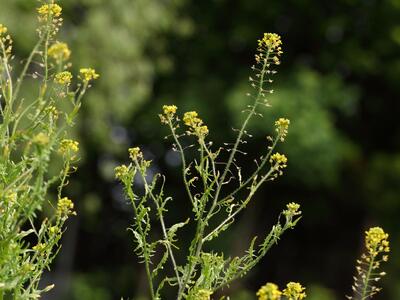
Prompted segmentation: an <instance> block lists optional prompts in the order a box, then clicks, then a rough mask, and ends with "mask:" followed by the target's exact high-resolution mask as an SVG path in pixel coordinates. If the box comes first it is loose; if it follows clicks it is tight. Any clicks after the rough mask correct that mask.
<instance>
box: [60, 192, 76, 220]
mask: <svg viewBox="0 0 400 300" xmlns="http://www.w3.org/2000/svg"><path fill="white" fill-rule="evenodd" d="M69 215H76V213H75V212H74V203H73V202H72V201H71V200H70V199H68V198H67V197H64V198H61V199H60V200H58V203H57V216H59V217H68V216H69Z"/></svg>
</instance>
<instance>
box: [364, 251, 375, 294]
mask: <svg viewBox="0 0 400 300" xmlns="http://www.w3.org/2000/svg"><path fill="white" fill-rule="evenodd" d="M374 251H375V249H374ZM374 262H375V256H373V255H371V260H370V263H369V266H368V272H367V275H366V276H365V278H364V280H363V289H362V292H361V300H365V299H367V298H368V288H369V281H370V277H371V272H372V268H373V266H374Z"/></svg>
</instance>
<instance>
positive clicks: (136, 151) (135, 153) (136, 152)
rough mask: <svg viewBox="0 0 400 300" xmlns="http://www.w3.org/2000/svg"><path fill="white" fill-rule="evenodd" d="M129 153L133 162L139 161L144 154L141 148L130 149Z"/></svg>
mask: <svg viewBox="0 0 400 300" xmlns="http://www.w3.org/2000/svg"><path fill="white" fill-rule="evenodd" d="M128 152H129V157H130V158H131V159H132V160H135V159H137V158H138V157H141V156H142V153H141V152H140V148H139V147H133V148H129V149H128Z"/></svg>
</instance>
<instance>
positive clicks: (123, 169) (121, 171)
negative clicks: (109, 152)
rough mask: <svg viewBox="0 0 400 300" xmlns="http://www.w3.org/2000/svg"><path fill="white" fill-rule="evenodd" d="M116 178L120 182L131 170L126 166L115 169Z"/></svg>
mask: <svg viewBox="0 0 400 300" xmlns="http://www.w3.org/2000/svg"><path fill="white" fill-rule="evenodd" d="M114 172H115V178H117V179H119V180H123V179H124V178H125V176H126V175H128V173H129V168H128V167H127V166H126V165H121V166H118V167H116V168H115V169H114Z"/></svg>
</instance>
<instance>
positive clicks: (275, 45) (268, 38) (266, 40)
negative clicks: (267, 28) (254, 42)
mask: <svg viewBox="0 0 400 300" xmlns="http://www.w3.org/2000/svg"><path fill="white" fill-rule="evenodd" d="M281 45H282V40H281V37H280V35H279V34H276V33H264V36H263V38H262V39H259V40H258V47H260V48H267V49H269V50H276V51H281Z"/></svg>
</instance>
